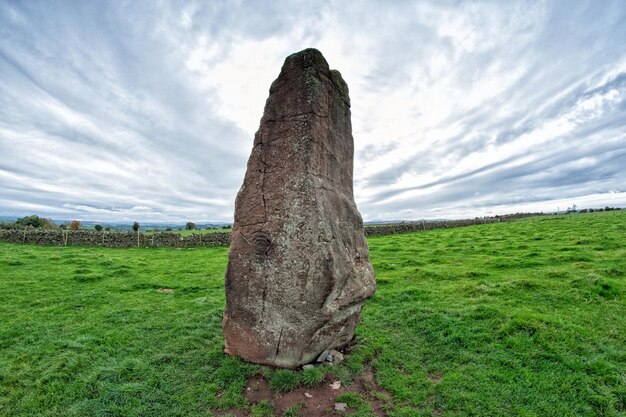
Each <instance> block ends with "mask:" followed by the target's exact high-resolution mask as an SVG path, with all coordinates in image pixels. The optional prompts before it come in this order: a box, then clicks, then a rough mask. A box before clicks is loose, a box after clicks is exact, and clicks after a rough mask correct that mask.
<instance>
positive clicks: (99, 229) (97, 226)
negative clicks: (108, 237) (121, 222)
mask: <svg viewBox="0 0 626 417" xmlns="http://www.w3.org/2000/svg"><path fill="white" fill-rule="evenodd" d="M94 228H95V229H96V232H101V231H102V226H100V225H99V224H97V225H95V226H94Z"/></svg>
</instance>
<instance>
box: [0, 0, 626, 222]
mask: <svg viewBox="0 0 626 417" xmlns="http://www.w3.org/2000/svg"><path fill="white" fill-rule="evenodd" d="M316 5H317V7H316ZM70 7H71V5H69V4H61V5H59V6H58V7H57V8H55V9H54V10H51V9H50V8H47V7H43V6H41V5H38V4H36V3H19V4H17V3H12V4H8V3H3V4H0V35H2V36H0V155H1V156H0V208H1V209H0V214H11V215H25V214H31V213H32V212H36V213H38V214H42V215H54V216H61V217H63V216H67V217H68V218H69V217H74V216H78V215H85V216H94V219H95V220H105V219H115V218H119V219H132V220H142V219H144V218H145V219H160V220H180V221H186V220H194V221H202V220H207V221H208V220H221V221H223V220H230V219H232V212H233V200H234V197H235V194H236V192H237V189H238V188H239V186H240V184H241V181H242V179H243V173H244V170H245V163H246V158H247V156H248V154H249V151H250V147H251V143H252V135H253V134H254V132H255V131H256V130H257V128H258V125H259V120H260V117H261V115H262V111H263V106H264V103H265V100H266V98H267V94H268V90H269V86H270V84H271V82H272V81H273V80H274V79H275V77H276V76H277V75H278V73H279V70H280V66H281V65H282V62H283V60H284V58H285V57H286V56H287V55H288V54H290V53H293V52H296V51H298V50H301V49H304V48H306V47H316V48H318V49H320V50H321V51H322V52H323V53H324V55H325V57H326V58H327V60H328V62H329V64H330V66H331V68H336V69H338V70H340V71H341V73H342V74H343V76H344V78H345V79H346V81H347V82H348V84H349V86H350V94H351V99H352V114H353V131H354V136H355V150H356V152H355V155H356V160H355V196H356V198H357V202H358V204H359V207H360V209H361V211H362V212H363V214H364V217H365V218H369V219H373V218H391V219H397V218H421V217H433V216H434V217H446V216H461V217H463V214H464V213H465V214H467V215H472V216H473V215H478V214H480V213H487V212H495V211H500V210H515V211H517V209H518V208H520V209H521V208H523V209H524V210H530V211H534V210H536V209H540V208H542V207H551V206H552V205H554V204H552V202H551V201H552V200H553V201H558V202H559V204H561V203H560V202H561V201H566V200H570V199H573V198H575V197H576V198H578V197H580V196H583V197H580V203H579V204H578V205H579V206H583V205H584V204H587V203H586V202H589V204H591V203H592V202H593V203H594V204H596V203H597V202H598V201H599V199H601V198H606V200H607V204H609V203H608V202H609V201H622V200H619V199H621V198H622V194H623V193H613V194H611V195H610V196H609V193H610V192H612V191H614V190H620V189H621V188H622V187H621V186H622V184H623V183H624V181H625V180H626V173H625V170H624V169H623V167H622V165H623V163H622V162H621V158H623V157H626V155H623V150H624V149H626V136H625V135H624V133H623V132H624V131H625V130H626V129H625V128H626V106H625V105H624V97H625V95H626V45H625V44H624V43H623V42H620V41H621V39H624V38H626V27H625V26H624V25H623V24H621V23H620V22H622V21H624V19H625V18H626V7H624V5H623V4H622V3H619V2H616V3H612V4H611V7H606V8H598V7H596V6H594V5H593V4H588V5H583V4H579V5H578V6H577V7H569V6H568V5H558V4H556V3H554V4H552V3H528V2H509V3H497V4H495V3H487V2H485V3H480V2H478V3H476V2H472V3H461V4H454V5H448V4H444V3H441V2H434V1H433V2H419V3H411V2H408V3H397V2H394V3H380V2H360V3H358V4H352V3H349V2H325V1H320V2H318V3H316V4H313V5H309V7H306V8H304V7H302V5H301V4H298V3H293V4H280V7H279V6H278V5H277V4H274V3H264V2H251V3H245V2H244V3H241V4H239V3H237V4H232V3H227V2H211V3H203V2H187V3H184V4H182V5H179V4H177V5H170V4H167V3H163V4H151V5H150V6H149V7H148V6H146V5H141V4H133V7H130V5H129V4H124V3H121V4H118V5H116V6H115V7H112V6H111V5H107V4H104V5H97V4H88V5H86V6H85V7H84V8H80V9H76V10H74V9H72V10H69V8H70ZM103 9H106V10H105V11H106V12H103V11H104V10H103ZM96 16H97V17H98V19H96V18H95V17H96ZM103 16H104V17H103ZM101 17H102V18H101ZM94 22H95V23H94ZM571 28H575V30H572V29H571ZM584 196H586V197H584ZM589 196H593V197H589ZM615 198H616V199H617V200H615ZM598 204H603V203H598ZM3 212H4V213H3Z"/></svg>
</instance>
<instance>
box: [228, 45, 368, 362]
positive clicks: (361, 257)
mask: <svg viewBox="0 0 626 417" xmlns="http://www.w3.org/2000/svg"><path fill="white" fill-rule="evenodd" d="M353 153H354V143H353V139H352V126H351V122H350V98H349V96H348V86H347V84H346V83H345V81H344V80H343V78H342V77H341V74H340V73H339V72H338V71H335V70H330V69H329V67H328V63H327V62H326V60H325V59H324V57H323V56H322V54H321V53H320V52H319V51H317V50H315V49H305V50H304V51H301V52H298V53H295V54H293V55H290V56H288V57H287V59H285V63H284V65H283V67H282V69H281V72H280V75H279V76H278V78H277V79H276V81H274V82H273V83H272V85H271V87H270V95H269V98H268V99H267V102H266V103H265V111H264V113H263V117H262V119H261V126H260V127H259V130H258V132H257V133H256V135H255V138H254V146H253V148H252V153H251V155H250V159H249V160H248V168H247V171H246V176H245V179H244V182H243V185H242V186H241V189H240V191H239V194H238V195H237V200H236V202H235V223H234V226H233V231H232V239H231V246H230V253H229V258H228V268H227V271H226V310H225V313H224V321H223V331H224V338H225V345H226V346H225V351H226V352H227V353H229V354H233V355H237V356H240V357H242V358H243V359H246V360H248V361H251V362H255V363H261V364H267V365H273V366H279V367H286V368H294V367H297V366H299V365H302V364H306V363H309V362H312V361H314V360H316V359H317V358H318V356H319V355H320V354H321V353H322V352H324V351H325V350H327V349H341V348H342V347H343V346H345V345H346V344H348V343H349V342H350V341H351V340H352V339H353V337H354V331H355V328H356V326H357V324H358V322H359V316H360V313H361V309H362V308H363V304H364V303H365V300H366V299H367V298H368V297H370V296H371V295H372V294H373V293H374V290H375V287H376V283H375V279H374V270H373V268H372V265H371V263H370V260H369V252H368V247H367V241H366V240H365V234H364V231H363V221H362V219H361V215H360V214H359V212H358V210H357V208H356V204H355V202H354V195H353V191H352V166H353Z"/></svg>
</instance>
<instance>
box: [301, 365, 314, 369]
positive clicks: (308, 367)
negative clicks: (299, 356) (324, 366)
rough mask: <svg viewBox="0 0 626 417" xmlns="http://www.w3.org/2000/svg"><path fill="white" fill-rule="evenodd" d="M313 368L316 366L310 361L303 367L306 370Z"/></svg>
mask: <svg viewBox="0 0 626 417" xmlns="http://www.w3.org/2000/svg"><path fill="white" fill-rule="evenodd" d="M313 368H315V365H312V364H310V363H308V364H306V365H304V366H303V367H302V369H304V370H306V369H313Z"/></svg>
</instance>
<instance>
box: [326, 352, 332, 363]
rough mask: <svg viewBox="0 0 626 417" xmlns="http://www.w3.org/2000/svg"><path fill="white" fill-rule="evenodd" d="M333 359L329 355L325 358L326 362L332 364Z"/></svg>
mask: <svg viewBox="0 0 626 417" xmlns="http://www.w3.org/2000/svg"><path fill="white" fill-rule="evenodd" d="M333 359H334V358H333V355H330V354H329V355H328V356H326V360H327V361H328V362H332V361H333Z"/></svg>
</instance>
